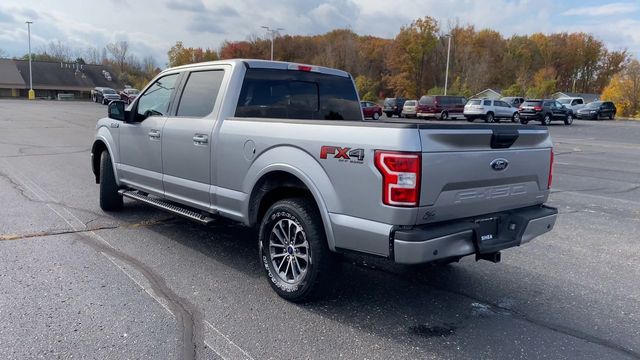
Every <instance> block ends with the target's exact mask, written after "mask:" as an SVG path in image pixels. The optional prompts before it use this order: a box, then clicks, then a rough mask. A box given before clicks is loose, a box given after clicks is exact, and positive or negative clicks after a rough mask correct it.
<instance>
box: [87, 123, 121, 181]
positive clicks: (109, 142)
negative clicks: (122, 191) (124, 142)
mask: <svg viewBox="0 0 640 360" xmlns="http://www.w3.org/2000/svg"><path fill="white" fill-rule="evenodd" d="M101 122H102V120H100V121H99V122H98V125H97V129H96V136H95V140H94V142H93V145H92V146H91V159H92V167H93V172H94V174H96V175H97V174H98V173H99V167H100V159H99V158H97V157H98V156H100V154H97V153H96V152H97V150H98V149H99V148H100V147H101V146H104V147H106V149H107V151H109V155H110V156H111V162H112V165H113V173H114V175H115V180H116V183H117V184H118V185H120V180H119V179H120V178H119V177H118V167H117V166H116V164H117V163H119V162H120V154H119V151H118V146H117V139H115V138H114V137H113V134H112V133H111V129H110V128H109V127H108V125H105V124H101ZM96 164H97V167H96Z"/></svg>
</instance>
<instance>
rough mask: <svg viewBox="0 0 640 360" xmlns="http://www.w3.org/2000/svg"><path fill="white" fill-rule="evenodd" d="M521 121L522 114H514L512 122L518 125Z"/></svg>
mask: <svg viewBox="0 0 640 360" xmlns="http://www.w3.org/2000/svg"><path fill="white" fill-rule="evenodd" d="M519 121H520V113H518V112H515V113H513V116H512V117H511V122H514V123H517V122H519Z"/></svg>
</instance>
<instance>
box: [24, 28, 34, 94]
mask: <svg viewBox="0 0 640 360" xmlns="http://www.w3.org/2000/svg"><path fill="white" fill-rule="evenodd" d="M25 22H26V23H27V34H28V35H29V100H33V99H35V98H36V93H35V91H33V76H32V72H31V24H33V21H25Z"/></svg>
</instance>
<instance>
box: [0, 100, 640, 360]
mask: <svg viewBox="0 0 640 360" xmlns="http://www.w3.org/2000/svg"><path fill="white" fill-rule="evenodd" d="M105 114H106V107H104V106H101V105H97V104H93V103H89V102H55V101H35V102H28V101H21V100H0V324H2V326H0V354H2V356H1V357H2V358H3V359H31V358H64V359H67V358H83V359H176V358H178V359H193V358H198V359H211V358H213V359H215V358H220V359H243V358H244V359H307V358H309V359H333V358H344V359H389V358H394V359H402V358H407V359H417V358H420V359H470V358H474V359H476V358H477V359H519V358H523V359H531V358H551V359H640V266H638V263H639V262H640V236H638V234H639V233H640V156H639V155H640V140H639V139H640V122H627V121H615V122H614V121H580V120H576V121H574V124H573V125H572V126H564V125H561V123H558V124H554V125H552V126H550V130H551V133H552V136H553V139H554V144H555V154H556V157H555V159H556V163H555V164H556V165H555V171H554V185H553V193H552V195H551V201H550V203H551V205H553V206H557V207H558V208H559V210H560V217H559V219H558V222H557V224H556V228H555V229H554V230H553V231H552V232H551V233H549V234H546V235H544V236H542V237H539V238H537V239H535V240H534V241H532V242H531V243H529V244H526V245H525V246H522V247H519V248H515V249H509V250H506V251H504V252H503V256H502V262H501V263H499V264H493V263H489V262H486V261H481V262H475V260H474V259H473V258H465V259H463V260H462V261H460V263H457V264H453V265H450V266H446V267H440V268H438V267H432V266H422V267H406V266H398V265H393V264H391V263H389V262H388V261H385V260H381V259H374V258H368V257H360V256H348V257H346V258H345V260H344V262H343V264H342V269H341V272H340V274H339V275H338V276H336V279H335V285H334V287H333V289H332V291H331V292H330V293H328V294H327V296H326V298H325V299H323V300H320V301H316V302H312V303H308V304H302V305H297V304H292V303H289V302H287V301H285V300H282V299H281V298H279V297H278V296H277V295H276V294H275V293H274V292H273V291H272V290H271V288H270V286H269V284H268V283H267V280H266V279H265V277H264V275H263V273H262V269H261V267H260V263H259V261H258V256H257V241H256V237H255V234H254V233H253V232H252V231H251V230H249V229H245V228H243V227H241V226H239V225H237V224H233V223H231V222H228V221H224V220H220V221H217V222H216V223H215V224H214V225H212V226H210V227H204V226H201V225H198V224H195V223H191V222H189V221H186V220H183V219H180V218H176V217H174V216H172V215H170V214H168V213H164V212H161V211H156V210H154V209H152V208H149V207H147V206H144V205H142V204H139V203H136V202H133V201H128V200H126V201H125V209H124V210H123V211H122V212H119V213H115V214H107V213H104V212H102V211H101V210H100V208H99V206H98V185H96V184H95V181H94V177H93V174H92V173H91V168H90V163H89V153H90V147H91V143H92V141H93V132H94V128H95V123H96V120H97V119H98V118H99V117H102V116H104V115H105Z"/></svg>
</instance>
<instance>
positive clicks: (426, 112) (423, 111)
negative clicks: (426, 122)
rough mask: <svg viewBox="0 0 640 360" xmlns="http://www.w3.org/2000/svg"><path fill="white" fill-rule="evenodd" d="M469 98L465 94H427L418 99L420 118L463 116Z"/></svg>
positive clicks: (442, 118) (441, 118) (444, 118)
mask: <svg viewBox="0 0 640 360" xmlns="http://www.w3.org/2000/svg"><path fill="white" fill-rule="evenodd" d="M466 103H467V99H466V98H465V97H463V96H447V95H425V96H423V97H421V98H420V100H418V110H417V112H416V116H417V117H418V118H427V117H435V118H439V119H440V120H447V119H448V118H450V117H451V118H458V117H463V116H464V115H463V113H464V105H465V104H466Z"/></svg>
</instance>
